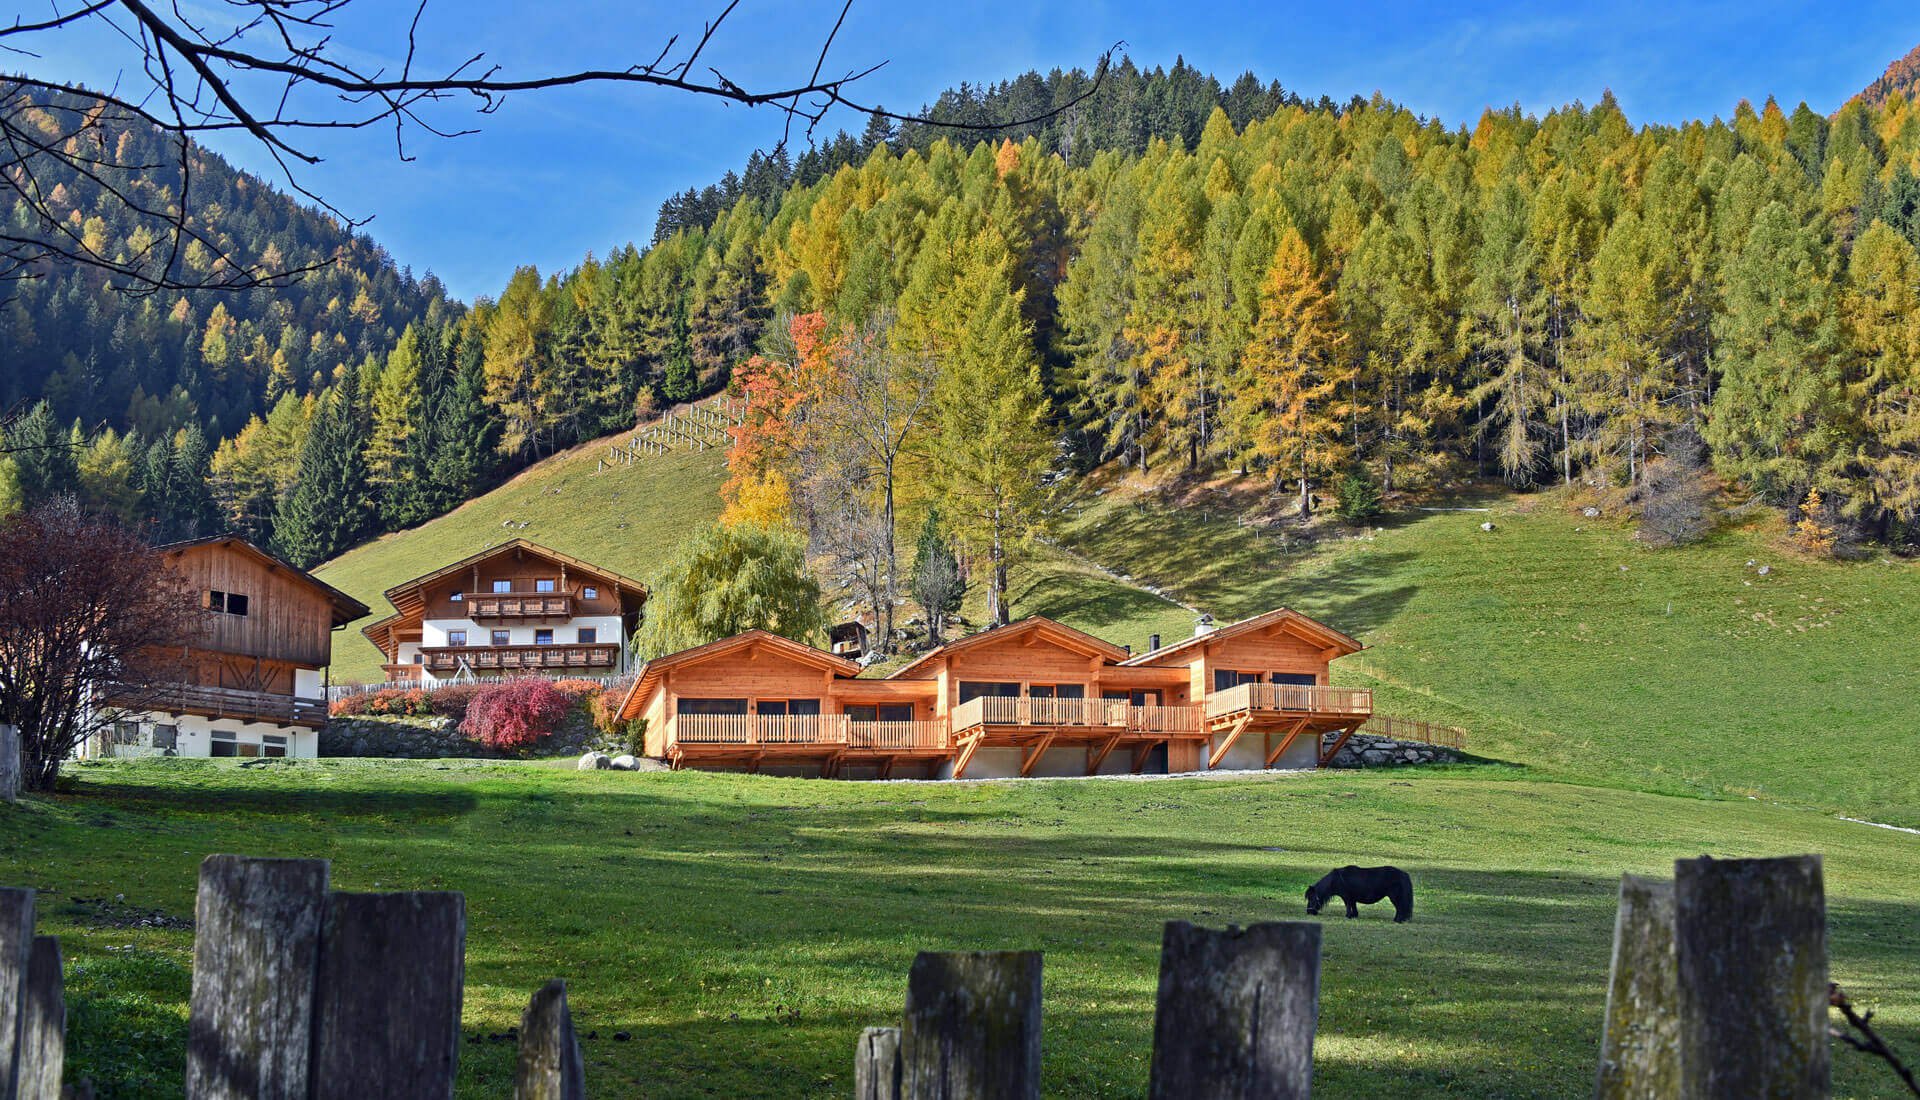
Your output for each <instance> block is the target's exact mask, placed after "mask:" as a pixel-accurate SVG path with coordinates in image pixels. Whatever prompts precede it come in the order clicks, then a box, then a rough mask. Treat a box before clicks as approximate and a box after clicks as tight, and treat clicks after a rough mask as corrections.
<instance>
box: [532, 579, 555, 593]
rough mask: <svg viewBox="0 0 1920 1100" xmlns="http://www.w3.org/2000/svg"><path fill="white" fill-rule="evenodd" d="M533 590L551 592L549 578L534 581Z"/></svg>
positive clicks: (551, 587) (551, 586) (551, 584)
mask: <svg viewBox="0 0 1920 1100" xmlns="http://www.w3.org/2000/svg"><path fill="white" fill-rule="evenodd" d="M533 590H534V591H535V592H551V591H553V582H552V581H551V580H539V581H534V582H533Z"/></svg>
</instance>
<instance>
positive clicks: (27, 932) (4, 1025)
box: [0, 887, 33, 1100]
mask: <svg viewBox="0 0 1920 1100" xmlns="http://www.w3.org/2000/svg"><path fill="white" fill-rule="evenodd" d="M32 962H33V891H32V890H24V889H17V888H14V887H0V1100H14V1097H15V1096H17V1095H18V1094H19V1081H20V1066H21V1058H20V1046H21V1032H22V1030H23V1028H22V1023H23V1021H24V1019H25V1016H26V1012H25V1008H26V991H27V974H28V972H29V970H30V969H31V967H32Z"/></svg>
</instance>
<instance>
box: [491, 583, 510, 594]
mask: <svg viewBox="0 0 1920 1100" xmlns="http://www.w3.org/2000/svg"><path fill="white" fill-rule="evenodd" d="M493 590H494V591H495V592H511V591H513V582H512V581H494V582H493Z"/></svg>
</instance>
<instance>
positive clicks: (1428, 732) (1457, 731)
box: [1360, 714, 1467, 752]
mask: <svg viewBox="0 0 1920 1100" xmlns="http://www.w3.org/2000/svg"><path fill="white" fill-rule="evenodd" d="M1360 732H1361V733H1369V734H1372V735H1373V736H1375V737H1391V738H1393V739H1394V740H1395V741H1413V742H1417V743H1419V744H1422V745H1439V746H1441V747H1443V748H1449V749H1453V750H1454V751H1456V752H1464V751H1465V750H1466V747H1467V731H1466V730H1463V729H1461V728H1460V727H1458V726H1441V725H1436V724H1434V723H1432V722H1422V721H1420V720H1419V719H1418V718H1393V717H1390V716H1388V715H1385V714H1376V715H1374V716H1373V717H1371V718H1369V719H1367V720H1366V721H1365V722H1364V723H1362V724H1361V726H1360Z"/></svg>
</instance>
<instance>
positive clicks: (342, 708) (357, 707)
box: [327, 693, 367, 718]
mask: <svg viewBox="0 0 1920 1100" xmlns="http://www.w3.org/2000/svg"><path fill="white" fill-rule="evenodd" d="M365 713H367V697H366V695H365V693H361V694H356V695H342V696H341V697H340V698H338V699H335V700H334V701H333V702H331V703H328V704H327V714H328V716H330V717H333V718H351V717H353V716H354V715H356V714H365Z"/></svg>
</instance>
